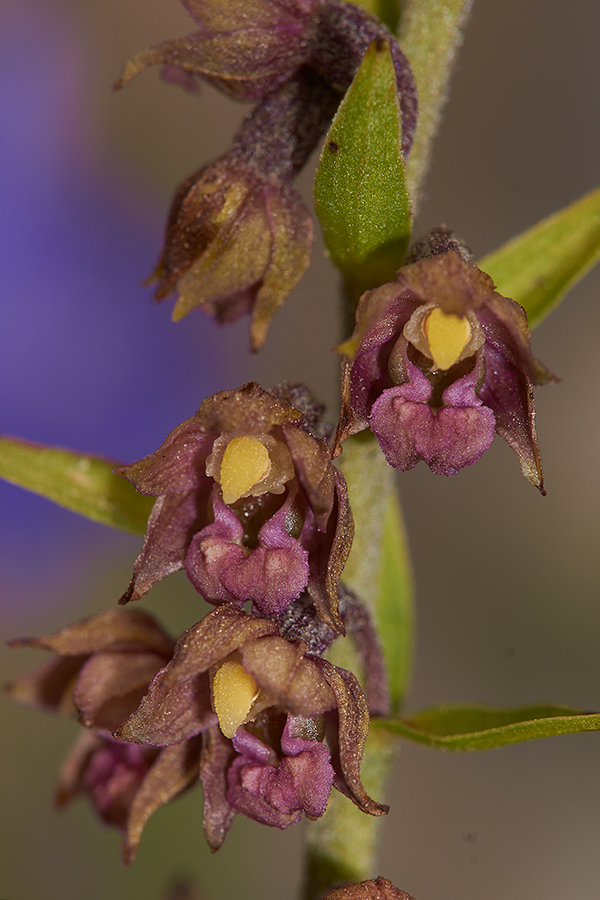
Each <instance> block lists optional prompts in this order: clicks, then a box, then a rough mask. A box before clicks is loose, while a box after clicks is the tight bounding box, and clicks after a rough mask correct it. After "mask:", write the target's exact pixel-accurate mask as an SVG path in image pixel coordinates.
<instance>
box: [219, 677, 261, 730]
mask: <svg viewBox="0 0 600 900" xmlns="http://www.w3.org/2000/svg"><path fill="white" fill-rule="evenodd" d="M212 692H213V706H214V709H215V712H216V714H217V718H218V719H219V725H220V727H221V731H222V732H223V734H224V735H225V737H228V738H232V737H233V736H234V734H235V733H236V731H237V730H238V728H239V726H240V725H243V723H244V722H245V721H246V716H247V715H248V713H249V712H250V709H251V708H252V704H253V703H254V701H255V700H256V698H257V697H258V694H259V687H258V685H257V683H256V682H255V680H254V678H253V677H252V675H249V674H248V672H246V670H245V669H244V667H243V666H242V665H241V663H238V662H231V661H228V662H224V663H223V665H222V666H219V668H218V669H217V671H216V672H215V675H214V678H213V684H212Z"/></svg>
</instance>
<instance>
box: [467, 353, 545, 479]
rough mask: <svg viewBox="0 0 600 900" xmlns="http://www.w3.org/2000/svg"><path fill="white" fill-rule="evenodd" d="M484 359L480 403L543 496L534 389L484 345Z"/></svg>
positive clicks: (507, 363) (502, 358)
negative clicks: (491, 417)
mask: <svg viewBox="0 0 600 900" xmlns="http://www.w3.org/2000/svg"><path fill="white" fill-rule="evenodd" d="M485 358H486V362H487V371H486V378H485V383H484V385H483V387H482V389H481V391H480V396H481V399H482V400H483V401H484V403H486V405H487V406H489V407H490V409H492V410H493V411H494V414H495V416H496V431H497V432H498V434H499V435H500V437H501V438H504V440H505V441H506V442H507V444H508V445H509V446H510V447H512V449H513V450H514V451H515V453H516V454H517V456H518V457H519V462H520V464H521V470H522V472H523V475H525V477H526V478H527V479H528V480H529V481H530V482H531V483H532V484H534V485H535V486H536V487H537V488H539V490H540V491H541V492H542V494H544V493H545V491H544V478H543V474H542V459H541V456H540V451H539V447H538V442H537V435H536V431H535V408H534V405H533V385H532V383H531V381H530V380H529V379H528V378H527V376H526V375H525V374H524V373H523V372H522V371H520V370H519V369H517V368H516V367H515V366H513V365H511V363H510V362H508V361H507V360H506V359H505V358H504V357H503V356H502V355H501V354H500V353H499V352H498V351H496V350H495V349H494V348H493V347H491V346H490V345H488V344H486V345H485Z"/></svg>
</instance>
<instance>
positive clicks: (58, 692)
mask: <svg viewBox="0 0 600 900" xmlns="http://www.w3.org/2000/svg"><path fill="white" fill-rule="evenodd" d="M9 644H10V646H13V647H20V646H30V647H40V648H42V649H45V650H51V651H53V652H54V653H56V654H57V655H56V656H55V658H53V659H51V660H50V661H49V662H48V663H46V664H45V665H43V666H41V667H40V668H39V669H36V670H35V671H33V672H29V673H27V674H25V675H22V676H21V677H20V678H18V679H16V680H15V681H14V682H13V683H12V684H10V685H9V686H8V693H9V695H10V696H11V697H12V698H13V699H15V700H17V701H18V702H19V703H22V704H23V705H25V706H30V707H33V708H35V709H43V710H46V711H48V712H53V713H58V714H61V713H62V714H64V713H74V712H78V717H79V721H80V722H81V724H82V725H84V726H85V729H84V731H83V733H82V734H81V735H80V736H79V738H78V739H77V740H76V741H75V744H74V745H73V747H72V748H71V750H70V751H69V753H68V754H67V757H66V759H65V761H64V763H63V765H62V767H61V770H60V773H59V777H58V783H57V787H56V794H55V802H56V805H57V806H58V807H64V806H65V805H66V804H68V803H70V802H71V801H72V800H73V799H74V798H75V797H77V796H79V795H84V796H86V797H87V798H88V800H89V801H90V804H91V806H92V808H93V809H94V811H95V812H96V814H97V815H98V817H99V818H100V819H101V821H103V822H104V823H105V824H106V825H110V826H113V827H116V828H118V829H119V830H120V831H121V832H122V833H123V836H124V839H125V840H124V843H123V857H124V860H125V862H131V860H132V859H133V857H134V855H135V850H136V848H137V845H138V843H139V839H140V836H141V834H142V831H143V828H144V825H145V824H146V822H147V821H148V819H149V818H150V816H151V815H152V814H153V813H154V812H155V811H156V810H157V809H158V808H159V807H161V806H162V805H163V804H165V803H167V802H168V801H169V800H171V799H172V798H173V797H175V796H177V795H178V794H180V793H181V792H182V791H184V790H186V789H187V788H189V787H191V786H192V785H193V784H194V782H195V781H197V779H198V774H199V764H200V739H197V740H196V741H190V742H187V743H186V744H185V745H178V746H174V747H167V748H156V747H140V746H137V745H135V744H130V743H126V742H123V741H118V740H116V739H115V738H114V737H113V736H112V734H111V732H112V731H113V730H116V729H117V728H118V727H119V725H120V724H121V723H122V722H124V721H125V720H126V719H127V718H128V716H130V715H131V714H132V713H133V712H134V711H135V709H136V707H137V706H138V704H139V702H140V700H141V699H142V698H143V697H144V695H145V694H146V692H147V691H148V686H149V684H150V682H151V680H152V679H153V678H154V676H155V675H156V674H157V672H158V671H160V670H161V669H162V668H163V667H164V666H165V664H166V663H167V662H168V661H169V660H170V659H171V657H172V654H173V646H174V644H173V641H172V640H171V638H170V637H169V636H168V635H167V634H166V633H165V632H164V631H163V629H162V628H161V627H160V626H159V625H158V624H157V623H156V621H155V620H154V619H153V618H152V617H151V616H149V615H148V614H147V613H144V612H142V611H140V610H136V609H126V610H124V609H117V610H110V611H109V612H106V613H101V614H100V615H97V616H93V617H92V618H91V619H88V620H86V621H84V622H79V623H77V624H76V625H72V626H69V627H68V628H64V629H63V630H62V631H59V632H58V633H56V634H53V635H48V636H46V637H42V638H24V639H20V640H15V641H10V642H9ZM213 719H214V716H211V717H210V718H209V721H213Z"/></svg>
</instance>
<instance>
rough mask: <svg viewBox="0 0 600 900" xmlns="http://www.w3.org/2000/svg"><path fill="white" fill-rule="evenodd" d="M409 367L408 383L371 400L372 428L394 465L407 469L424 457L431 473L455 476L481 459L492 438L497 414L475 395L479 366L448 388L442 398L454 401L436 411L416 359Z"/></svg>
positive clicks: (385, 453)
mask: <svg viewBox="0 0 600 900" xmlns="http://www.w3.org/2000/svg"><path fill="white" fill-rule="evenodd" d="M476 368H477V367H476ZM408 370H409V372H410V382H409V383H408V384H405V385H401V386H399V387H393V388H388V389H387V390H385V391H383V393H382V395H381V397H379V399H378V400H377V401H376V403H375V404H374V405H373V409H372V411H371V423H370V424H371V430H372V431H373V433H374V434H375V435H376V436H377V439H378V440H379V444H380V446H381V449H382V451H383V453H384V455H385V457H386V459H387V461H388V462H389V464H390V465H391V466H393V467H394V468H396V469H401V470H403V471H406V470H407V469H412V467H413V466H415V465H416V464H417V463H418V462H419V460H421V459H423V460H425V462H426V463H427V465H428V466H429V467H430V469H431V470H432V472H435V473H436V474H439V475H455V474H456V473H457V472H458V471H460V469H462V468H463V467H464V466H468V465H471V463H474V462H475V461H476V460H477V459H479V457H480V456H481V454H482V453H483V452H484V451H485V450H487V448H488V447H489V446H490V444H491V443H492V440H493V438H494V427H495V418H494V414H493V413H492V412H491V410H490V409H488V408H487V407H485V406H483V404H482V401H481V399H480V398H479V397H477V395H476V394H475V390H474V388H475V385H476V379H477V375H476V370H475V369H474V370H473V372H471V373H470V374H469V375H465V376H463V377H462V378H459V379H457V380H456V381H455V382H454V383H453V384H452V385H450V387H448V388H446V390H445V391H444V394H443V400H444V402H446V403H447V402H448V401H453V405H445V406H443V407H442V409H440V410H437V411H436V412H435V413H434V411H433V410H432V409H431V407H430V406H429V405H428V400H429V397H430V395H431V386H430V384H429V382H428V380H427V378H426V377H425V375H424V374H423V373H422V372H421V371H420V370H419V369H418V368H417V367H416V366H414V365H412V363H409V364H408Z"/></svg>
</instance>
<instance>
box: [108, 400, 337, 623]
mask: <svg viewBox="0 0 600 900" xmlns="http://www.w3.org/2000/svg"><path fill="white" fill-rule="evenodd" d="M304 422H305V420H304V417H303V415H302V413H301V412H300V411H299V410H298V409H295V408H294V407H293V406H291V405H290V404H289V403H287V402H285V401H284V400H281V399H278V398H277V397H275V396H274V395H273V394H270V393H268V392H266V391H264V390H262V388H261V387H260V386H259V385H258V384H256V383H250V384H247V385H245V386H244V387H242V388H239V389H237V390H232V391H221V392H219V393H217V394H215V395H214V396H212V397H209V398H208V399H207V400H205V401H204V403H203V404H202V406H201V407H200V409H199V410H198V412H197V413H196V415H195V416H193V417H192V418H191V419H187V420H186V421H185V422H183V424H181V425H179V426H178V427H177V428H176V429H175V430H174V431H172V432H171V434H170V435H169V436H168V437H167V439H166V441H165V442H164V443H163V444H162V446H161V447H159V449H158V450H156V451H155V452H154V453H152V454H151V455H150V456H147V457H145V458H144V459H142V460H140V461H139V462H137V463H134V464H133V465H130V466H126V467H124V468H121V469H118V470H117V472H118V474H120V475H123V476H124V477H125V478H127V479H129V481H131V482H132V484H133V485H134V486H135V487H136V488H137V490H138V491H140V492H141V493H144V494H152V495H154V496H156V497H157V498H158V499H157V501H156V503H155V505H154V508H153V510H152V513H151V515H150V518H149V520H148V528H147V530H146V537H145V541H144V545H143V548H142V551H141V553H140V555H139V557H138V559H137V560H136V563H135V566H134V573H133V579H132V581H131V584H130V586H129V589H128V590H127V592H126V593H125V595H124V596H123V598H122V602H124V603H125V602H127V601H129V600H137V599H139V598H140V597H142V596H143V595H144V594H145V593H146V591H148V590H149V589H150V588H151V587H152V586H153V585H154V584H155V583H156V582H158V581H159V580H160V579H162V578H164V577H165V576H166V575H169V574H171V573H172V572H175V571H177V570H178V569H181V568H185V571H186V573H187V575H188V578H189V579H190V581H191V582H192V584H193V585H194V587H195V588H196V589H197V590H198V591H199V593H201V594H202V596H203V597H204V598H205V600H207V601H209V602H210V603H215V604H219V603H234V604H238V605H241V604H243V603H244V602H245V601H247V600H250V601H252V603H253V605H254V607H255V608H256V610H258V611H259V612H260V613H262V614H264V615H277V614H278V613H280V612H281V611H282V610H283V609H285V608H286V607H287V606H288V605H289V604H290V603H291V601H292V600H294V599H295V598H297V597H298V596H300V594H301V593H302V591H304V589H305V588H306V589H307V590H308V592H309V593H310V595H311V598H312V600H313V602H314V603H315V606H316V608H317V612H318V614H319V616H320V617H321V618H322V619H323V620H324V621H326V622H328V623H329V624H330V625H331V626H332V627H333V628H335V629H336V630H338V631H343V626H342V623H341V619H340V616H339V612H338V595H337V589H338V582H339V578H340V575H341V572H342V569H343V567H344V564H345V561H346V559H347V557H348V553H349V551H350V545H351V542H352V534H353V522H352V516H351V513H350V508H349V504H348V497H347V488H346V483H345V481H344V479H343V477H342V475H341V473H340V472H339V470H338V469H337V468H336V467H335V466H334V465H333V463H332V461H331V450H330V448H329V446H328V445H327V444H326V443H325V441H323V440H320V439H318V438H315V437H313V436H312V435H311V434H309V433H308V431H306V430H305V428H304V427H303V425H304Z"/></svg>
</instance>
